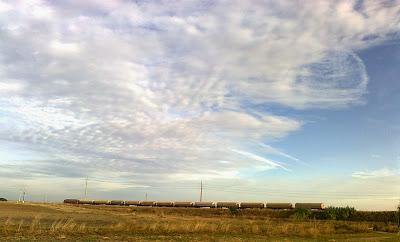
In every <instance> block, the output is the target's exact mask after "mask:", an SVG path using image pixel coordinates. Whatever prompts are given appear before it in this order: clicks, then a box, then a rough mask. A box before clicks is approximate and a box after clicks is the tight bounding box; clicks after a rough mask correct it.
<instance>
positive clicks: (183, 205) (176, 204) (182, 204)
mask: <svg viewBox="0 0 400 242" xmlns="http://www.w3.org/2000/svg"><path fill="white" fill-rule="evenodd" d="M174 207H177V208H189V207H193V202H174Z"/></svg>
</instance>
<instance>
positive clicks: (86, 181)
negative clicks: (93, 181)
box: [85, 176, 89, 199]
mask: <svg viewBox="0 0 400 242" xmlns="http://www.w3.org/2000/svg"><path fill="white" fill-rule="evenodd" d="M88 180H89V177H88V176H86V179H85V199H87V184H88Z"/></svg>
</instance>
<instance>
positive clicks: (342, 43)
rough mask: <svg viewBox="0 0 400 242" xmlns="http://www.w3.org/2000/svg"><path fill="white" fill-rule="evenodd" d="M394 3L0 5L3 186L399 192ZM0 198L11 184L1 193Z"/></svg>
mask: <svg viewBox="0 0 400 242" xmlns="http://www.w3.org/2000/svg"><path fill="white" fill-rule="evenodd" d="M399 11H400V2H399V1H389V2H381V1H320V2H318V3H316V2H315V1H304V2H293V1H279V2H276V1H254V2H251V1H248V2H247V1H237V2H235V1H234V2H229V3H228V2H225V1H209V2H205V1H202V2H199V1H182V2H180V1H177V2H170V1H160V2H157V3H155V2H153V3H152V2H144V1H143V2H142V1H136V2H131V1H94V0H93V1H84V2H82V1H63V2H54V1H39V0H35V1H15V2H12V3H10V2H7V1H4V2H0V43H1V45H0V191H1V194H0V196H5V197H9V198H14V199H15V198H17V197H18V195H19V193H20V191H21V190H26V191H27V194H28V197H29V198H30V199H32V200H41V199H43V197H44V196H45V194H46V196H47V197H48V198H49V199H51V200H61V199H63V198H65V197H77V198H80V197H82V195H83V184H84V179H85V177H86V176H88V177H89V196H90V197H91V198H93V199H97V198H103V199H107V198H116V199H117V198H118V199H140V198H143V197H144V194H145V193H148V195H149V196H150V198H152V199H162V200H166V199H171V200H175V199H176V200H196V199H197V198H198V188H199V183H200V180H203V181H204V184H205V189H206V191H205V197H206V199H209V200H238V201H244V200H249V201H282V202H298V201H299V202H300V201H316V202H319V201H321V202H325V203H327V204H330V205H351V206H355V207H356V208H359V209H369V210H371V209H385V210H387V209H393V208H395V207H396V205H397V203H398V199H399V194H400V186H399V185H398V184H399V182H400V180H399V175H400V173H399V164H400V152H399V150H400V149H399V148H400V125H399V123H400V122H399V121H400V112H399V111H400V110H399V107H398V104H399V103H400V95H398V93H399V91H400V84H399V79H398V77H399V76H400V38H399V36H400V35H399V34H400V15H399ZM3 194H4V195H3Z"/></svg>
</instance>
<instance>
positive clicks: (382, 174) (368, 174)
mask: <svg viewBox="0 0 400 242" xmlns="http://www.w3.org/2000/svg"><path fill="white" fill-rule="evenodd" d="M399 175H400V170H395V169H389V168H381V169H377V170H366V171H355V172H353V174H352V175H351V176H352V177H354V178H359V179H380V178H387V177H396V176H399Z"/></svg>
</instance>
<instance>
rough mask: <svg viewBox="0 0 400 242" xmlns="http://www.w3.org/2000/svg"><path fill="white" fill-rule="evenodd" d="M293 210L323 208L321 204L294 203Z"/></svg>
mask: <svg viewBox="0 0 400 242" xmlns="http://www.w3.org/2000/svg"><path fill="white" fill-rule="evenodd" d="M294 207H295V208H307V209H319V210H322V209H324V208H325V205H324V204H323V203H296V204H295V205H294Z"/></svg>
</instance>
